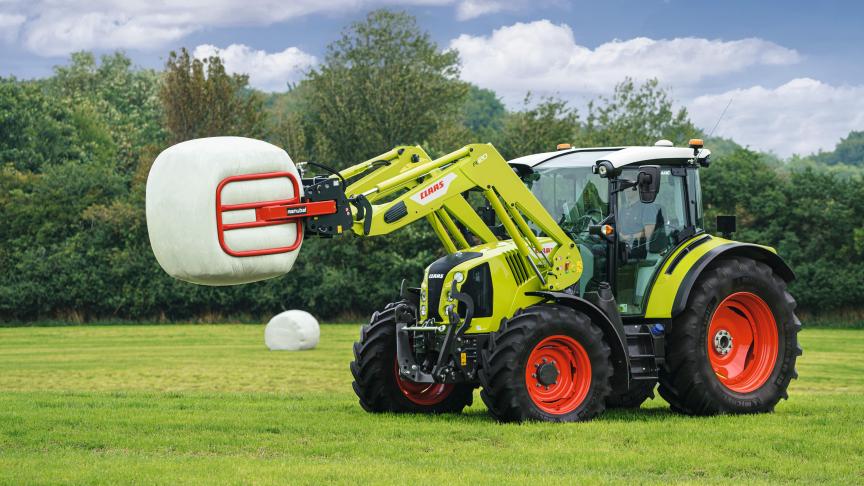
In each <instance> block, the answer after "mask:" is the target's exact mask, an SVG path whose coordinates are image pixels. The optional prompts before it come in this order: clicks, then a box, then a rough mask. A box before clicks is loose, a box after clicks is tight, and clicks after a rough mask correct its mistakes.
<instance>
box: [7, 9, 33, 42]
mask: <svg viewBox="0 0 864 486" xmlns="http://www.w3.org/2000/svg"><path fill="white" fill-rule="evenodd" d="M25 20H27V17H25V16H23V15H18V14H5V13H0V40H2V41H4V42H14V41H15V39H16V38H18V31H19V30H20V29H21V25H22V24H23V23H24V21H25Z"/></svg>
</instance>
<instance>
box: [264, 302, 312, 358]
mask: <svg viewBox="0 0 864 486" xmlns="http://www.w3.org/2000/svg"><path fill="white" fill-rule="evenodd" d="M320 337H321V329H320V328H319V327H318V320H317V319H315V317H314V316H313V315H312V314H310V313H308V312H306V311H302V310H289V311H285V312H283V313H281V314H277V315H276V316H275V317H273V319H270V322H268V323H267V327H266V328H264V344H266V345H267V347H268V348H269V349H270V350H272V351H299V350H301V349H312V348H314V347H315V346H317V345H318V339H319V338H320Z"/></svg>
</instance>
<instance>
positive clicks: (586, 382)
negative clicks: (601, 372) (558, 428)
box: [525, 335, 591, 415]
mask: <svg viewBox="0 0 864 486" xmlns="http://www.w3.org/2000/svg"><path fill="white" fill-rule="evenodd" d="M525 385H526V387H527V388H528V395H529V396H530V397H531V400H532V401H533V402H534V404H535V405H536V406H537V408H539V409H540V410H542V411H544V412H546V413H550V414H553V415H564V414H567V413H570V412H572V411H573V410H576V409H577V408H578V407H579V405H581V404H582V402H583V401H585V397H587V396H588V390H589V389H590V388H591V360H590V359H589V358H588V353H587V352H586V351H585V348H583V347H582V345H581V344H579V341H576V340H575V339H573V338H571V337H570V336H564V335H555V336H549V337H547V338H546V339H543V340H542V341H540V342H539V343H537V345H536V346H534V349H533V350H532V351H531V355H530V356H528V362H527V363H526V365H525Z"/></svg>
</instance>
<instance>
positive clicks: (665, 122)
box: [577, 79, 701, 147]
mask: <svg viewBox="0 0 864 486" xmlns="http://www.w3.org/2000/svg"><path fill="white" fill-rule="evenodd" d="M700 133H701V132H700V131H699V130H698V129H697V128H696V127H694V126H693V124H692V123H691V122H690V120H689V119H688V117H687V110H686V109H684V108H681V109H679V110H677V111H675V109H674V108H673V105H672V99H671V98H670V97H669V93H668V92H667V91H666V90H664V89H663V88H661V87H660V83H659V82H658V81H657V80H656V79H652V80H649V81H646V82H645V83H643V84H641V85H638V86H637V85H636V84H635V83H634V82H633V80H632V79H627V80H625V81H623V82H621V83H619V84H618V85H616V86H615V91H614V93H613V94H612V95H611V96H609V97H606V96H601V97H599V98H598V99H597V100H593V101H591V102H590V103H589V104H588V116H587V118H586V120H585V123H584V124H583V125H582V129H581V130H580V132H579V136H578V140H577V144H578V145H579V146H583V147H592V146H615V145H653V144H654V142H656V141H657V140H660V139H664V138H665V139H668V140H671V141H672V142H673V143H675V144H676V145H686V143H687V141H688V140H689V139H690V138H693V137H695V136H698V135H700Z"/></svg>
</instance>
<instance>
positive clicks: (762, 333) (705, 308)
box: [659, 257, 801, 415]
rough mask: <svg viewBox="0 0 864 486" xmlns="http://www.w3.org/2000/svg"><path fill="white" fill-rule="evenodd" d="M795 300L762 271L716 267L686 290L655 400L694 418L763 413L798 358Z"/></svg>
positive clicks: (738, 263)
mask: <svg viewBox="0 0 864 486" xmlns="http://www.w3.org/2000/svg"><path fill="white" fill-rule="evenodd" d="M794 310H795V300H794V299H793V298H792V296H791V295H789V292H788V291H787V290H786V282H784V281H783V280H782V279H781V278H780V277H778V276H777V275H776V274H774V272H773V271H772V270H771V268H770V267H769V266H767V265H765V264H764V263H761V262H757V261H755V260H752V259H749V258H741V257H733V258H728V259H724V260H721V261H719V262H717V263H716V264H715V265H713V266H712V267H709V268H708V269H707V270H705V272H704V274H703V275H702V276H700V277H699V280H697V282H696V283H695V285H694V288H693V291H692V292H691V295H690V299H689V301H688V304H687V309H686V310H685V311H684V312H683V313H682V314H681V315H680V316H678V317H676V318H675V320H674V322H673V323H672V325H671V326H670V329H669V331H668V333H667V336H666V338H667V350H668V352H667V359H666V364H665V366H664V368H663V370H662V372H661V374H660V389H659V391H660V395H661V396H662V397H663V398H664V399H666V401H668V402H669V403H670V404H671V405H672V408H673V410H676V411H680V412H684V413H688V414H694V415H710V414H715V413H759V412H770V411H772V410H773V409H774V406H775V405H776V404H777V403H778V402H779V401H780V400H781V399H784V398H788V395H787V393H786V389H787V388H788V386H789V382H790V381H791V380H792V379H793V378H797V376H798V375H797V373H796V371H795V360H796V359H797V357H798V356H799V355H800V354H801V348H800V347H799V346H798V338H797V334H798V331H799V330H800V329H801V322H800V321H799V320H798V318H797V317H796V316H795V313H794Z"/></svg>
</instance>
